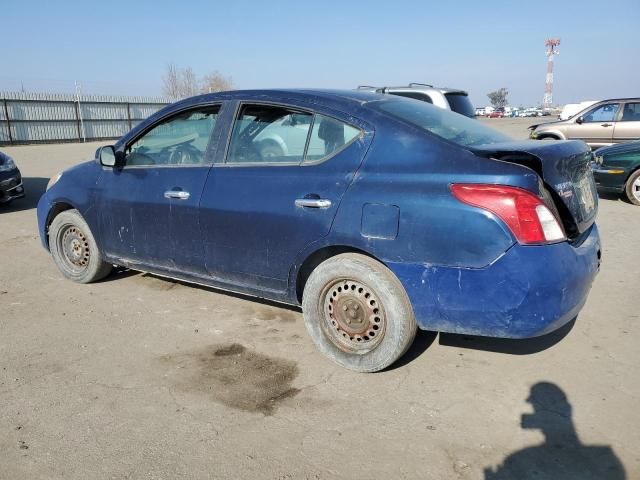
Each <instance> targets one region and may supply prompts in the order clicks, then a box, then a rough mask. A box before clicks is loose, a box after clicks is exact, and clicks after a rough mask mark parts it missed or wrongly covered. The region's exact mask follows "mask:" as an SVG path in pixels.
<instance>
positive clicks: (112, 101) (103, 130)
mask: <svg viewBox="0 0 640 480" xmlns="http://www.w3.org/2000/svg"><path fill="white" fill-rule="evenodd" d="M169 103H170V100H168V99H166V98H162V97H119V96H105V95H79V96H76V95H72V94H50V93H23V92H17V93H13V92H0V145H13V144H24V143H51V142H77V141H85V140H86V141H89V140H101V139H108V138H118V137H120V136H122V135H124V134H125V133H127V132H128V131H129V130H131V128H133V127H135V126H136V125H137V124H138V123H140V122H141V121H142V120H144V119H145V118H147V117H148V116H149V115H152V114H153V113H155V112H157V111H158V110H160V109H161V108H162V107H164V106H165V105H168V104H169Z"/></svg>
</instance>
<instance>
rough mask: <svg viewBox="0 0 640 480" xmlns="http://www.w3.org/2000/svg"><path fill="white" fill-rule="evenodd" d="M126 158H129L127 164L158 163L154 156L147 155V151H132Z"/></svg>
mask: <svg viewBox="0 0 640 480" xmlns="http://www.w3.org/2000/svg"><path fill="white" fill-rule="evenodd" d="M126 160H127V165H155V164H156V161H155V159H154V158H153V157H152V156H150V155H147V154H146V153H142V152H135V151H132V152H130V153H129V154H128V155H127V157H126Z"/></svg>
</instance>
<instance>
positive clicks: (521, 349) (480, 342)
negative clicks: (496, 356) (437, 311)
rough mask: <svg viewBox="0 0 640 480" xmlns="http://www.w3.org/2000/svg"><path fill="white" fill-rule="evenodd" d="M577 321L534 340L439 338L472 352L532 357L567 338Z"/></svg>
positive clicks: (444, 342)
mask: <svg viewBox="0 0 640 480" xmlns="http://www.w3.org/2000/svg"><path fill="white" fill-rule="evenodd" d="M575 322H576V319H575V318H574V319H573V320H571V321H570V322H568V323H566V324H565V325H563V326H562V327H560V328H559V329H557V330H554V331H553V332H551V333H547V334H546V335H542V336H540V337H534V338H523V339H512V338H492V337H480V336H474V335H459V334H451V333H441V334H440V336H439V343H440V345H445V346H449V347H458V348H468V349H472V350H484V351H487V352H496V353H507V354H510V355H530V354H532V353H538V352H541V351H543V350H546V349H548V348H551V347H552V346H554V345H555V344H557V343H558V342H560V340H562V339H563V338H564V337H566V336H567V335H568V334H569V332H570V331H571V329H572V328H573V326H574V325H575Z"/></svg>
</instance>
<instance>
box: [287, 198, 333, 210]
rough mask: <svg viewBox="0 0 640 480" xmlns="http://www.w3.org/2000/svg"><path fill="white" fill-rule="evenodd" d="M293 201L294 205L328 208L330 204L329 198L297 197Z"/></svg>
mask: <svg viewBox="0 0 640 480" xmlns="http://www.w3.org/2000/svg"><path fill="white" fill-rule="evenodd" d="M295 203H296V207H308V208H329V207H330V206H331V200H327V199H326V198H298V199H297V200H296V202H295Z"/></svg>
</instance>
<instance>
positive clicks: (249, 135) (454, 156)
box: [38, 90, 600, 372]
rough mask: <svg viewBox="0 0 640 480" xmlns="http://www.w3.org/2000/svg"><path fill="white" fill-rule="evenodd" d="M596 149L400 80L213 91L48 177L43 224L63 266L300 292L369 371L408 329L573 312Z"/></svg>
mask: <svg viewBox="0 0 640 480" xmlns="http://www.w3.org/2000/svg"><path fill="white" fill-rule="evenodd" d="M300 131H302V132H303V133H304V136H305V141H304V142H301V141H300V138H301V136H300ZM276 136H277V137H278V139H279V140H278V142H280V141H282V142H283V144H284V145H279V149H278V150H276V149H268V148H265V141H266V140H272V139H273V138H274V137H276ZM278 142H276V143H278ZM590 159H591V152H590V151H589V149H588V148H587V147H586V145H585V144H584V143H582V142H562V143H556V142H533V141H524V142H514V141H512V140H511V139H509V138H508V137H506V136H504V135H502V134H500V133H498V132H496V131H495V130H493V129H491V128H489V127H487V126H485V125H483V124H481V123H479V122H476V121H475V120H472V119H470V118H466V117H465V116H463V115H458V114H456V113H453V112H451V111H449V110H448V109H444V108H437V107H435V106H434V105H431V104H429V103H427V102H417V101H415V100H411V99H407V98H401V96H396V95H380V94H376V93H372V92H366V91H323V90H278V91H245V92H228V93H223V94H210V95H203V96H199V97H194V98H190V99H187V100H184V101H181V102H178V103H176V104H173V105H170V106H168V107H167V108H165V109H163V110H161V111H160V112H158V113H157V114H155V115H153V116H152V117H150V118H149V119H148V120H146V121H144V122H142V123H141V124H140V125H138V126H137V127H135V128H134V129H133V130H132V131H131V132H129V133H128V134H126V135H125V136H124V137H122V138H121V139H120V140H119V141H118V142H117V143H116V144H115V145H113V146H105V147H103V148H101V149H100V150H99V151H98V152H97V154H96V159H95V160H93V161H90V162H87V163H84V164H81V165H77V166H75V167H73V168H71V169H69V170H66V171H64V172H62V173H61V174H60V175H57V176H56V177H54V178H53V179H52V182H51V184H50V186H49V188H48V190H47V191H46V193H45V194H44V195H43V196H42V197H41V199H40V201H39V203H38V225H39V232H40V235H41V239H42V243H43V246H44V247H45V248H46V249H48V250H49V251H50V252H51V255H52V257H53V260H54V262H55V263H56V265H57V266H58V268H59V269H60V271H61V273H62V274H63V275H64V276H65V277H67V278H69V279H71V280H73V281H76V282H80V283H88V282H93V281H97V280H99V279H101V278H103V277H104V276H106V275H108V274H109V272H110V271H111V268H112V265H121V266H125V267H129V268H132V269H136V270H142V271H147V272H152V273H156V274H159V275H163V276H169V277H173V278H178V279H182V280H185V281H191V282H196V283H200V284H207V285H211V286H215V287H218V288H222V289H227V290H232V291H237V292H242V293H246V294H250V295H255V296H258V297H263V298H269V299H273V300H277V301H281V302H286V303H292V304H298V305H302V309H303V314H304V321H305V325H306V327H307V330H308V332H309V334H310V336H311V338H312V339H313V341H314V343H315V344H316V345H317V347H318V348H319V349H320V351H322V352H323V353H324V354H325V355H326V356H327V357H329V358H330V359H332V360H333V361H335V362H337V363H338V364H340V365H342V366H345V367H347V368H350V369H353V370H356V371H362V372H370V371H377V370H380V369H383V368H385V367H387V366H389V365H390V364H392V363H393V362H394V361H395V360H397V359H398V358H399V357H400V356H402V355H403V354H404V352H405V351H406V350H407V349H408V348H409V346H410V345H411V343H412V341H413V338H414V335H415V332H416V329H417V328H421V329H426V330H433V331H441V332H454V333H468V334H477V335H486V336H494V337H509V338H524V337H532V336H536V335H541V334H544V333H546V332H549V331H552V330H555V329H557V328H559V327H560V326H562V325H563V324H565V323H566V322H568V321H570V320H571V319H573V318H575V316H576V315H577V313H578V312H579V311H580V309H581V308H582V306H583V304H584V302H585V300H586V298H587V294H588V292H589V289H590V287H591V284H592V282H593V279H594V277H595V275H596V274H597V272H598V268H599V263H600V242H599V236H598V229H597V226H596V224H595V216H596V212H597V195H596V191H595V184H594V181H593V176H592V174H591V169H590V163H589V162H590Z"/></svg>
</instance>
